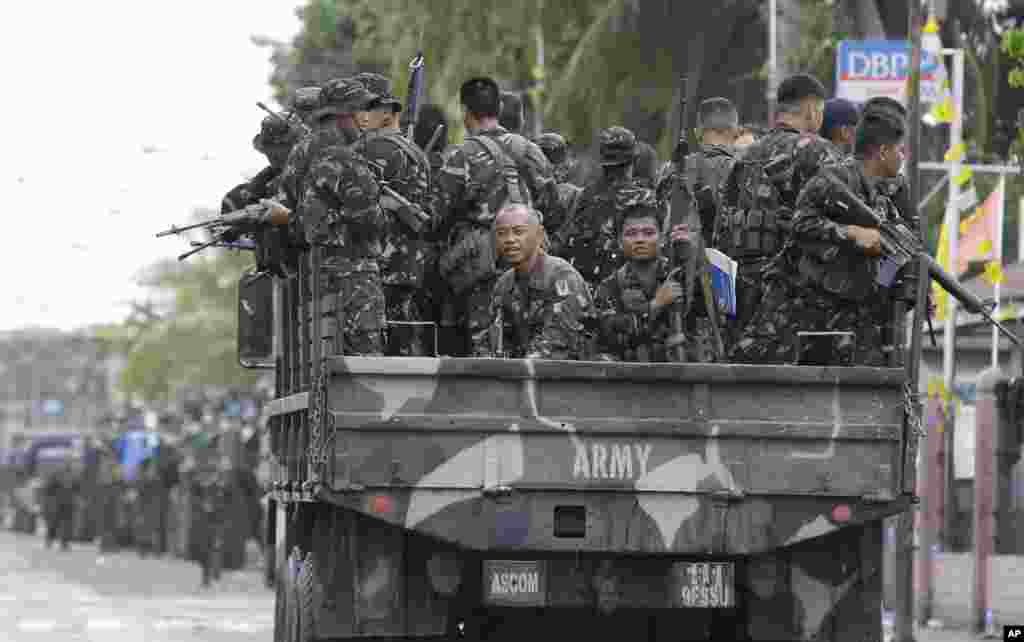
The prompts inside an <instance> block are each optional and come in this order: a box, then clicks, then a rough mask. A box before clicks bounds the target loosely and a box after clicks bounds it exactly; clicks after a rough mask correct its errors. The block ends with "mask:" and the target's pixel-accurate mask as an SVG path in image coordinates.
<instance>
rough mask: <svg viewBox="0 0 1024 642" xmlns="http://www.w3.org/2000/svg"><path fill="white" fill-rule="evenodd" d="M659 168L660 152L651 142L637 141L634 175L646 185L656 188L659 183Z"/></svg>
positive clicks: (649, 187)
mask: <svg viewBox="0 0 1024 642" xmlns="http://www.w3.org/2000/svg"><path fill="white" fill-rule="evenodd" d="M658 169H659V168H658V152H656V151H655V150H654V148H653V147H651V145H650V144H648V143H645V142H643V141H637V143H636V156H635V158H634V159H633V177H634V178H635V179H636V181H637V182H638V183H640V184H641V185H643V186H644V187H646V188H648V189H654V187H655V186H656V185H657V180H658Z"/></svg>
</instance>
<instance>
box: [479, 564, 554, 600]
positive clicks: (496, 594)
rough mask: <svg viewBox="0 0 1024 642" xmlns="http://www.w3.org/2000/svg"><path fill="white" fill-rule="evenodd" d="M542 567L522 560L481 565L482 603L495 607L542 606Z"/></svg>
mask: <svg viewBox="0 0 1024 642" xmlns="http://www.w3.org/2000/svg"><path fill="white" fill-rule="evenodd" d="M544 580H545V578H544V564H543V563H542V562H536V561H523V560H486V561H485V562H484V587H485V588H484V600H485V601H486V602H487V603H488V604H493V605H495V606H544V603H545V602H546V598H547V587H546V586H545V581H544Z"/></svg>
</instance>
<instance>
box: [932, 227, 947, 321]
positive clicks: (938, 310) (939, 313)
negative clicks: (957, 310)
mask: <svg viewBox="0 0 1024 642" xmlns="http://www.w3.org/2000/svg"><path fill="white" fill-rule="evenodd" d="M935 260H936V261H938V263H939V265H941V266H942V267H943V268H945V269H946V271H947V272H948V271H949V239H948V238H947V232H946V224H945V223H943V224H942V228H941V231H940V232H939V247H938V248H937V251H936V252H935ZM947 296H948V294H947V293H946V291H945V290H943V289H942V287H941V286H939V284H938V283H935V282H934V281H932V301H933V302H934V303H935V313H934V314H935V317H934V318H935V320H936V321H942V320H944V319H945V318H946V297H947Z"/></svg>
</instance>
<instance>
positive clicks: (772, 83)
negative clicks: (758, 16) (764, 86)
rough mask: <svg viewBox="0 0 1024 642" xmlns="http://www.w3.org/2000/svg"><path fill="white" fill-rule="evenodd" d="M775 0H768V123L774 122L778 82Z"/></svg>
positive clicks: (776, 8) (776, 11)
mask: <svg viewBox="0 0 1024 642" xmlns="http://www.w3.org/2000/svg"><path fill="white" fill-rule="evenodd" d="M778 13H779V8H778V5H777V0H768V96H766V98H767V99H768V123H769V124H773V123H774V122H775V93H776V88H777V87H778V82H779V76H778V74H779V61H778V59H777V57H776V49H777V48H778V47H777V46H776V42H775V40H776V35H777V34H778V22H779V21H778Z"/></svg>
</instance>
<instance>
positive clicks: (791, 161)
mask: <svg viewBox="0 0 1024 642" xmlns="http://www.w3.org/2000/svg"><path fill="white" fill-rule="evenodd" d="M799 140H800V136H798V135H795V134H794V135H792V136H788V137H787V138H786V139H785V140H784V141H783V143H782V145H779V146H773V147H772V148H768V147H767V146H763V147H759V148H757V149H756V154H750V153H748V154H746V155H745V156H744V157H742V158H740V159H737V160H736V162H735V164H734V165H733V168H732V171H730V172H729V175H728V177H727V178H726V180H725V184H724V185H723V189H722V206H721V211H720V212H719V216H718V221H717V223H716V226H715V233H714V236H713V245H714V247H715V248H716V249H718V250H720V251H721V252H724V253H725V254H727V255H728V256H730V257H732V258H733V259H736V260H740V259H758V258H770V257H772V256H774V255H776V254H777V253H778V252H779V251H780V250H782V248H783V246H784V245H785V244H786V241H787V240H788V239H789V234H790V229H791V224H792V220H793V207H794V205H795V201H796V197H797V194H796V193H795V190H794V186H793V175H794V172H795V170H796V151H797V143H798V142H799ZM769 152H773V153H772V155H771V156H768V155H767V154H768V153H769Z"/></svg>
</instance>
